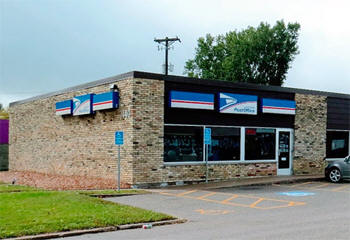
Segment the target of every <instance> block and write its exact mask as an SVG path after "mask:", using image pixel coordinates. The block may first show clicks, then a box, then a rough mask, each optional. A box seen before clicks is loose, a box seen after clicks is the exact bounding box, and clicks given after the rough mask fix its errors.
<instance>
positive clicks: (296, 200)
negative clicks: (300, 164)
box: [72, 181, 350, 239]
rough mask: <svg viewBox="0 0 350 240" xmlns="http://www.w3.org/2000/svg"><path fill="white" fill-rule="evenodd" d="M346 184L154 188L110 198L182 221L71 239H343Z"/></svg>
mask: <svg viewBox="0 0 350 240" xmlns="http://www.w3.org/2000/svg"><path fill="white" fill-rule="evenodd" d="M349 190H350V184H349V183H348V182H347V183H342V184H332V183H328V182H323V181H320V182H305V183H297V184H274V185H268V186H245V187H234V188H218V189H210V190H202V189H196V188H192V189H187V190H179V189H156V190H154V191H153V194H146V195H140V196H129V197H119V198H111V199H109V200H110V201H113V202H118V203H123V204H128V205H133V206H137V207H142V208H146V209H150V210H154V211H158V212H163V213H168V214H170V215H173V216H176V217H179V218H185V219H187V220H188V222H186V223H184V224H177V225H171V226H163V227H155V228H152V229H149V230H142V229H135V230H130V231H117V232H111V233H101V234H95V235H85V236H80V237H75V238H72V239H89V238H90V239H118V238H119V239H348V236H349V235H350V227H349V222H350V191H349Z"/></svg>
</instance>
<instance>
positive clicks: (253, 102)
mask: <svg viewBox="0 0 350 240" xmlns="http://www.w3.org/2000/svg"><path fill="white" fill-rule="evenodd" d="M219 105H220V113H235V114H250V115H257V114H258V107H257V106H258V97H257V96H253V95H243V94H233V93H220V95H219Z"/></svg>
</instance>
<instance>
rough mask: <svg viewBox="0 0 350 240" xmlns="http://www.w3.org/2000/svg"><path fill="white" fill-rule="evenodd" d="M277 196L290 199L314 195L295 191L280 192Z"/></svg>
mask: <svg viewBox="0 0 350 240" xmlns="http://www.w3.org/2000/svg"><path fill="white" fill-rule="evenodd" d="M278 194H279V195H284V196H290V197H305V196H312V195H315V193H313V192H301V191H295V192H280V193H278Z"/></svg>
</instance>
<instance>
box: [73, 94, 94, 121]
mask: <svg viewBox="0 0 350 240" xmlns="http://www.w3.org/2000/svg"><path fill="white" fill-rule="evenodd" d="M92 96H93V94H86V95H82V96H77V97H74V98H73V115H74V116H77V115H85V114H91V113H92Z"/></svg>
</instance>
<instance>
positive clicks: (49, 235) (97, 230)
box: [6, 219, 187, 240]
mask: <svg viewBox="0 0 350 240" xmlns="http://www.w3.org/2000/svg"><path fill="white" fill-rule="evenodd" d="M185 222H187V220H186V219H173V220H165V221H158V222H146V223H135V224H125V225H119V226H111V227H101V228H92V229H85V230H73V231H67V232H55V233H44V234H38V235H32V236H23V237H17V238H6V239H12V240H28V239H50V238H62V237H71V236H77V235H83V234H88V233H101V232H112V231H119V230H127V229H135V228H142V226H143V225H144V224H152V226H163V225H171V224H180V223H185Z"/></svg>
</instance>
